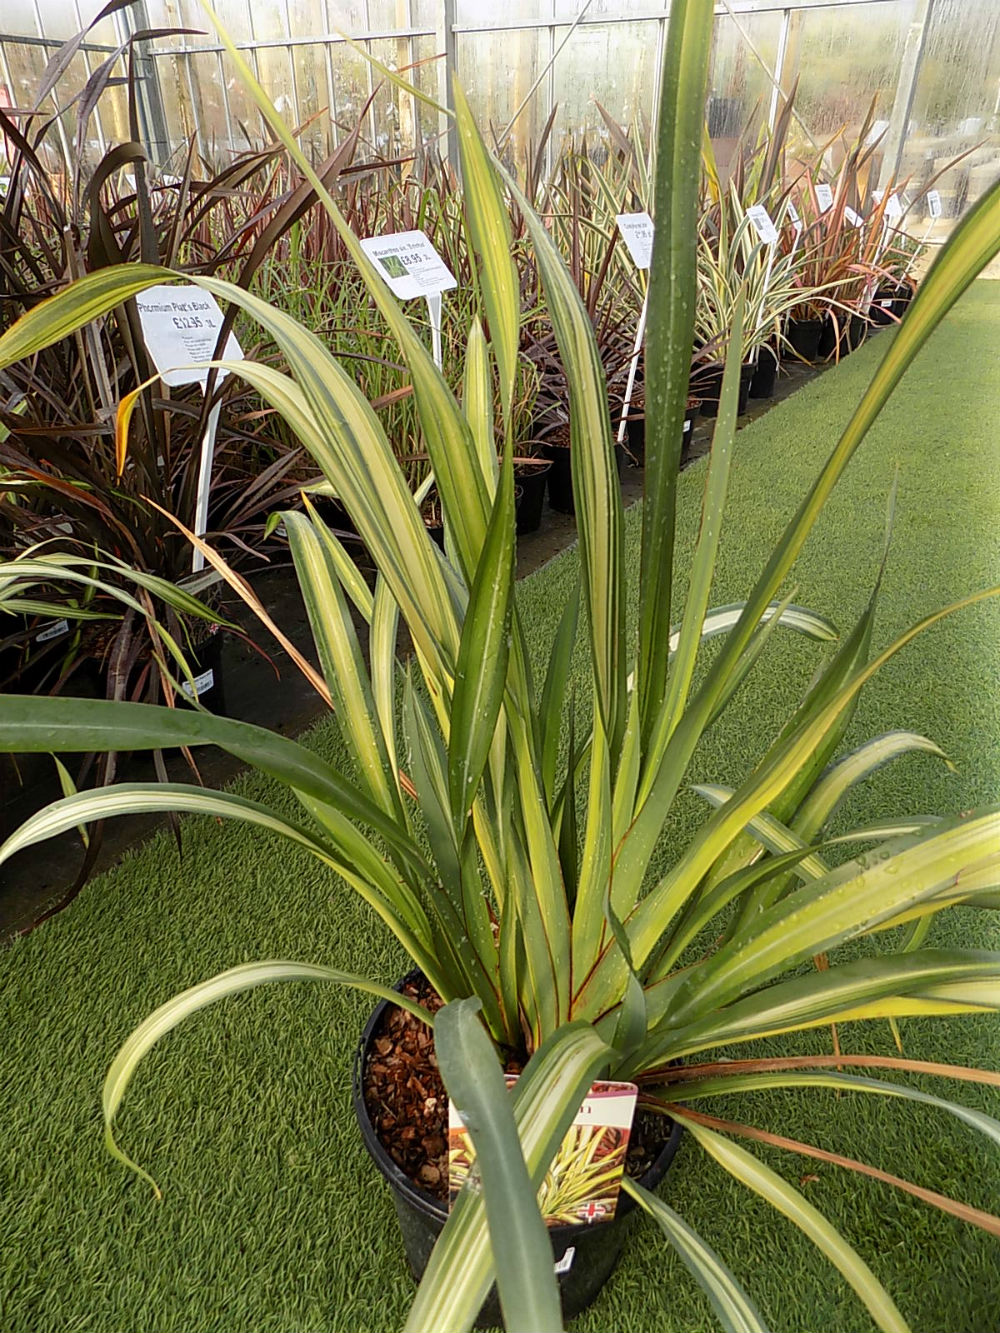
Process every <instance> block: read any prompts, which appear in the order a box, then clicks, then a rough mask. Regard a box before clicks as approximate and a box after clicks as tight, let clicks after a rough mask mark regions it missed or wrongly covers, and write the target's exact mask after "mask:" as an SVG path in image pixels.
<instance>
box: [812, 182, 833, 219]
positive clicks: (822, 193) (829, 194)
mask: <svg viewBox="0 0 1000 1333" xmlns="http://www.w3.org/2000/svg"><path fill="white" fill-rule="evenodd" d="M816 202H817V204H819V211H820V212H821V213H825V212H826V210H827V209H828V208H832V207H833V190H832V188H831V187H830V186H829V185H827V183H826V182H825V181H820V183H819V184H818V185H817V186H816Z"/></svg>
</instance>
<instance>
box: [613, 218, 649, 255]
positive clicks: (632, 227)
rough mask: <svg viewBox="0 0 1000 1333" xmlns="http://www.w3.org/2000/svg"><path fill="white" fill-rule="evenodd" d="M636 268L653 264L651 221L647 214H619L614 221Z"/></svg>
mask: <svg viewBox="0 0 1000 1333" xmlns="http://www.w3.org/2000/svg"><path fill="white" fill-rule="evenodd" d="M615 220H616V222H617V223H618V230H619V231H620V232H621V234H622V240H623V241H624V242H625V244H626V245H627V246H628V252H629V254H630V255H631V256H632V263H633V264H634V265H635V266H636V268H649V266H650V264H651V263H652V262H653V219H652V218H651V217H650V216H649V214H648V213H619V214H618V216H617V218H616V219H615Z"/></svg>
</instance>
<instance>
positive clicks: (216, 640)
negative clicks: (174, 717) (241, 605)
mask: <svg viewBox="0 0 1000 1333" xmlns="http://www.w3.org/2000/svg"><path fill="white" fill-rule="evenodd" d="M223 637H224V636H223V634H222V632H221V630H220V629H219V627H218V626H217V625H216V626H214V627H213V629H212V632H211V634H209V636H208V638H207V639H204V640H203V641H202V642H201V643H199V644H196V645H195V647H194V649H193V650H192V651H190V652H188V653H186V656H187V659H188V665H189V666H190V668H191V675H192V676H193V677H194V683H195V685H196V686H197V688H198V702H199V703H200V704H201V706H202V707H203V708H207V709H208V711H209V712H210V713H218V714H220V715H222V714H224V713H225V711H226V687H225V681H224V679H223V674H222V640H223ZM175 674H176V673H175ZM180 684H181V689H182V690H183V691H184V693H185V694H186V695H187V697H188V698H189V699H190V698H191V697H192V693H191V686H190V683H189V682H188V681H187V680H186V679H185V680H181V682H180Z"/></svg>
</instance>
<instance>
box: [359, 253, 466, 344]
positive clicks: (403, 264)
mask: <svg viewBox="0 0 1000 1333" xmlns="http://www.w3.org/2000/svg"><path fill="white" fill-rule="evenodd" d="M361 248H362V250H364V252H365V254H366V255H367V256H368V258H369V259H370V260H371V261H372V263H373V264H374V265H375V268H376V270H377V272H378V275H379V277H380V278H381V279H382V281H383V282H384V283H385V285H386V286H387V287H388V288H389V290H390V291H391V292H392V294H393V296H397V297H399V299H400V300H401V301H412V300H413V299H414V297H417V296H422V297H423V298H424V299H425V300H426V302H427V316H428V318H429V320H430V325H431V346H432V349H433V353H434V364H435V365H436V366H437V368H438V370H441V369H442V359H441V293H442V292H450V291H452V289H453V288H455V287H457V286H458V279H457V278H456V277H455V275H454V273H452V271H451V269H450V268H449V267H448V265H447V264H446V263H445V262H444V260H443V259H442V258H441V256H440V255H439V254H438V252H437V251H436V250H435V249H434V247H433V245H431V243H430V241H429V240H428V239H427V237H426V236H425V235H424V233H423V232H422V231H397V232H393V234H392V235H391V236H367V237H365V239H364V240H363V241H362V242H361Z"/></svg>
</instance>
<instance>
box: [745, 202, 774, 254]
mask: <svg viewBox="0 0 1000 1333" xmlns="http://www.w3.org/2000/svg"><path fill="white" fill-rule="evenodd" d="M747 217H748V218H749V219H750V221H751V222H752V223H753V229H754V231H755V232H756V233H757V235H758V236H759V237H760V239H761V240H762V241H763V242H764V244H765V245H773V244H774V243H775V241H776V240H777V239H778V229H777V228H776V227H775V225H774V223H773V222H772V221H771V215H770V213H769V212H768V211H767V209H766V208H765V207H764V205H763V204H752V205H751V206H750V207H749V208H748V209H747Z"/></svg>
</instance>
